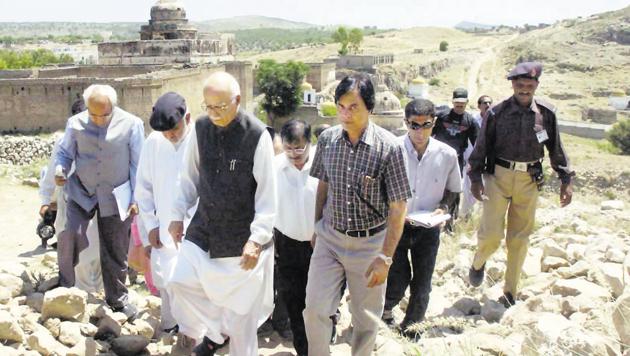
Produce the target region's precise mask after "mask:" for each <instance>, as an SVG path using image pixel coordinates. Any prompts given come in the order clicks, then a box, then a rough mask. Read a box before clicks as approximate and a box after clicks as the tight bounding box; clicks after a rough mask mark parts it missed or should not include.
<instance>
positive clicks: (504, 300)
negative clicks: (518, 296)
mask: <svg viewBox="0 0 630 356" xmlns="http://www.w3.org/2000/svg"><path fill="white" fill-rule="evenodd" d="M498 302H499V303H501V304H503V306H504V307H505V308H506V309H508V308H510V307H511V306H513V305H514V304H516V301H514V296H513V295H512V293H510V292H504V293H503V295H502V296H501V297H499V300H498Z"/></svg>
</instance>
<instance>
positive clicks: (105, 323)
mask: <svg viewBox="0 0 630 356" xmlns="http://www.w3.org/2000/svg"><path fill="white" fill-rule="evenodd" d="M97 326H98V330H97V332H96V336H95V337H96V338H97V339H104V338H106V337H107V336H108V335H113V336H114V337H118V336H120V333H121V332H122V323H120V322H119V321H117V320H116V319H114V317H113V316H112V315H105V316H104V317H102V318H101V319H100V320H99V321H98V325H97Z"/></svg>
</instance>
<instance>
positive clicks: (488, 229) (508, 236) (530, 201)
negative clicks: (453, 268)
mask: <svg viewBox="0 0 630 356" xmlns="http://www.w3.org/2000/svg"><path fill="white" fill-rule="evenodd" d="M483 178H484V183H485V193H486V195H487V196H488V198H489V199H488V200H486V201H484V202H483V213H482V217H481V224H480V227H479V231H478V233H477V252H476V254H475V258H474V260H473V267H474V268H475V269H480V268H481V267H482V266H483V265H484V263H486V261H487V260H488V258H490V256H492V254H493V253H494V252H495V251H496V250H497V249H498V248H499V246H500V245H501V240H502V239H503V238H504V237H505V240H506V241H505V242H506V246H507V269H506V271H505V285H504V287H503V291H504V292H510V293H512V295H513V296H516V292H517V288H518V283H519V279H520V276H521V270H522V268H523V263H524V262H525V257H526V256H527V248H528V247H529V235H530V234H531V233H532V230H533V229H534V218H535V215H536V201H537V199H538V189H536V184H535V183H534V182H532V179H531V177H530V175H529V174H528V173H527V172H520V171H513V170H510V169H507V168H503V167H501V166H496V167H495V172H494V175H491V174H485V175H484V177H483ZM506 213H507V230H506Z"/></svg>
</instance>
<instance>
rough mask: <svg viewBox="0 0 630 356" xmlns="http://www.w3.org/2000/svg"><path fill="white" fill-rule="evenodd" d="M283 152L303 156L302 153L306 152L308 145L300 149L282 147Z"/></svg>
mask: <svg viewBox="0 0 630 356" xmlns="http://www.w3.org/2000/svg"><path fill="white" fill-rule="evenodd" d="M282 149H283V150H284V152H285V153H290V154H292V155H298V156H300V155H303V154H304V152H306V150H307V149H308V144H307V145H306V146H304V147H302V148H287V147H283V148H282Z"/></svg>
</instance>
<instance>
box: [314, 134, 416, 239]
mask: <svg viewBox="0 0 630 356" xmlns="http://www.w3.org/2000/svg"><path fill="white" fill-rule="evenodd" d="M311 176H313V177H315V178H319V179H321V180H323V181H324V182H327V183H328V197H327V200H326V206H325V208H324V217H325V218H326V221H328V222H330V224H331V225H332V226H333V228H335V229H338V230H367V229H369V228H372V227H375V226H379V225H381V224H383V223H384V222H385V220H386V218H387V216H388V213H389V203H392V202H395V201H401V200H407V199H408V198H410V197H411V190H410V189H409V181H408V180H407V173H406V171H405V161H404V153H403V149H402V147H401V146H400V145H399V144H398V143H397V142H396V137H395V136H394V135H393V134H391V133H390V132H389V131H387V130H385V129H383V128H381V127H379V126H377V125H375V124H373V123H372V122H370V123H369V124H368V126H367V128H366V129H365V131H364V132H363V134H362V135H361V137H360V139H359V142H358V143H357V145H356V146H353V145H352V143H351V142H350V140H349V139H348V135H347V132H346V131H344V130H343V129H342V127H341V125H337V126H334V127H331V128H329V129H327V130H325V131H324V132H323V133H322V134H321V136H320V137H319V142H318V145H317V152H316V154H315V158H314V159H313V166H312V167H311ZM361 198H363V199H364V200H365V201H367V202H368V203H369V205H368V204H366V203H365V201H364V200H363V199H361ZM370 205H371V206H372V207H370ZM375 210H376V211H375Z"/></svg>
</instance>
